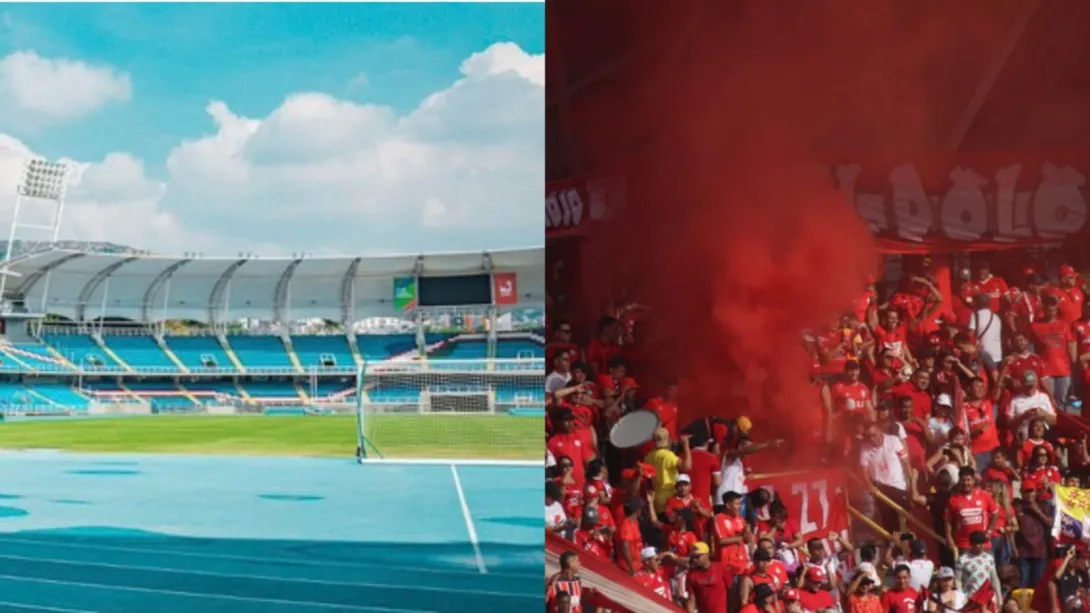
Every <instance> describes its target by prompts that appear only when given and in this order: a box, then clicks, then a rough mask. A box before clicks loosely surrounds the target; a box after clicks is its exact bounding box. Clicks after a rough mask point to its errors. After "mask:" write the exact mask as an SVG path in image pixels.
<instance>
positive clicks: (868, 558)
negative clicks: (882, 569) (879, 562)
mask: <svg viewBox="0 0 1090 613" xmlns="http://www.w3.org/2000/svg"><path fill="white" fill-rule="evenodd" d="M877 557H878V547H876V546H875V545H874V543H871V542H867V543H863V546H862V547H860V548H859V559H860V560H862V561H863V562H873V561H874V559H875V558H877Z"/></svg>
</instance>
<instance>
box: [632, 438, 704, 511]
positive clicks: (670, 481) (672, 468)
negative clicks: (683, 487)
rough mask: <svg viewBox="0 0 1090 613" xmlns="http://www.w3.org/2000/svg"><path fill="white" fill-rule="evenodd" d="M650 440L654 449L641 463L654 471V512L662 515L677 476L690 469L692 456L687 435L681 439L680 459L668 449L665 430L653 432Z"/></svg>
mask: <svg viewBox="0 0 1090 613" xmlns="http://www.w3.org/2000/svg"><path fill="white" fill-rule="evenodd" d="M652 440H653V441H654V442H655V449H654V450H653V451H651V452H650V453H648V454H647V457H646V458H644V460H643V461H644V462H645V463H647V464H650V465H651V466H652V467H653V468H654V469H655V478H654V479H652V480H651V487H652V489H654V491H655V512H657V513H662V512H663V511H664V510H665V508H666V501H667V500H669V499H670V497H671V496H673V495H674V485H675V484H676V483H677V476H678V475H680V474H681V473H684V472H689V470H690V469H692V465H693V454H692V450H690V449H689V436H688V435H682V437H681V457H678V455H677V454H676V453H674V451H673V450H672V449H670V433H669V432H668V431H667V430H666V428H659V429H658V430H655V435H654V437H653V438H652Z"/></svg>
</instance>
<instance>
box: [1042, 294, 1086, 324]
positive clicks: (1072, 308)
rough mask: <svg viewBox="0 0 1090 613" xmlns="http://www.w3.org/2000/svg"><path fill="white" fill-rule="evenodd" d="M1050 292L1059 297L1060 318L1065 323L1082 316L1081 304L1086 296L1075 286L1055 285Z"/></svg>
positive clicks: (1072, 321)
mask: <svg viewBox="0 0 1090 613" xmlns="http://www.w3.org/2000/svg"><path fill="white" fill-rule="evenodd" d="M1049 293H1050V294H1052V295H1053V296H1056V297H1057V298H1059V299H1060V312H1059V316H1060V319H1062V320H1063V321H1065V322H1066V323H1069V324H1070V323H1074V322H1075V321H1078V319H1079V318H1080V317H1082V304H1083V302H1085V301H1086V296H1085V295H1084V294H1083V293H1082V290H1081V289H1079V288H1077V287H1055V288H1052V289H1051V290H1050V291H1049Z"/></svg>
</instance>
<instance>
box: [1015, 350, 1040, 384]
mask: <svg viewBox="0 0 1090 613" xmlns="http://www.w3.org/2000/svg"><path fill="white" fill-rule="evenodd" d="M1011 357H1013V358H1014V359H1013V360H1011V365H1010V367H1008V368H1007V375H1009V376H1010V378H1011V379H1014V380H1015V381H1021V380H1022V375H1024V374H1025V373H1027V372H1029V371H1033V372H1034V373H1035V374H1036V375H1037V380H1038V381H1040V380H1041V377H1043V376H1045V362H1044V360H1042V359H1041V356H1039V355H1037V354H1036V353H1032V352H1029V351H1027V352H1025V353H1021V354H1016V355H1014V356H1011Z"/></svg>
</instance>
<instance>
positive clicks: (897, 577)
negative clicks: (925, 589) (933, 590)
mask: <svg viewBox="0 0 1090 613" xmlns="http://www.w3.org/2000/svg"><path fill="white" fill-rule="evenodd" d="M893 580H894V583H893V587H892V588H891V589H889V590H887V591H886V593H885V594H882V610H883V611H885V612H886V613H917V611H919V610H920V609H919V604H920V602H919V600H920V594H919V593H918V592H916V590H914V589H912V588H911V587H910V585H909V584H910V583H911V582H912V569H910V568H909V567H908V566H907V565H905V564H898V565H897V567H896V568H894V569H893Z"/></svg>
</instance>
